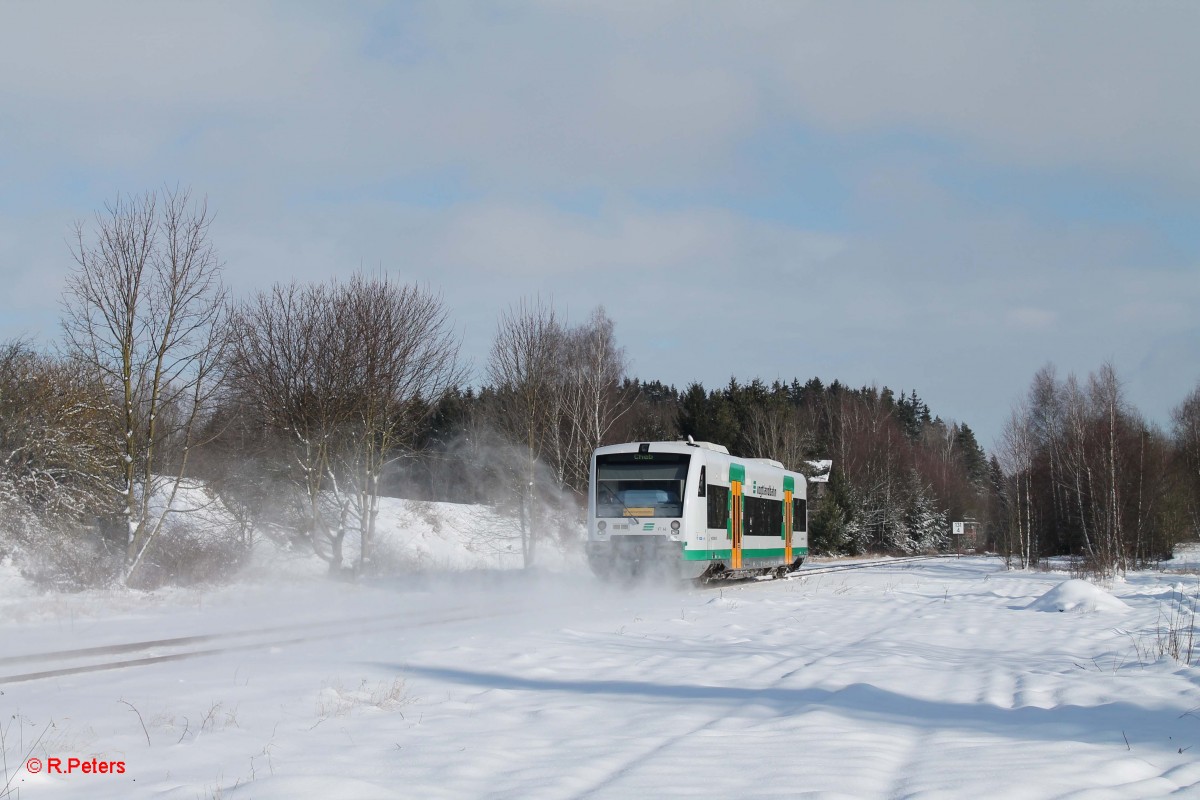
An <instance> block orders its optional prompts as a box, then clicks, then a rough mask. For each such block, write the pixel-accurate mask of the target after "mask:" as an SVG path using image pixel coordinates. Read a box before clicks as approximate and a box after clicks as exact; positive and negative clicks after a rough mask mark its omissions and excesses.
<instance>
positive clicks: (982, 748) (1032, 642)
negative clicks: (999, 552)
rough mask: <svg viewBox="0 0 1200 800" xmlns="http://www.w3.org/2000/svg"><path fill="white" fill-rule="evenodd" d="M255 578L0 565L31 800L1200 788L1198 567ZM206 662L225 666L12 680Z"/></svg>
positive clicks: (1025, 793) (4, 710)
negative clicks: (89, 768) (110, 586)
mask: <svg viewBox="0 0 1200 800" xmlns="http://www.w3.org/2000/svg"><path fill="white" fill-rule="evenodd" d="M431 552H432V551H431ZM431 560H432V561H433V562H434V563H436V562H437V559H436V558H433V557H432V556H431ZM258 575H259V577H258V578H256V580H255V581H254V582H242V583H237V584H234V585H231V586H227V587H223V588H220V589H210V590H207V591H203V592H202V591H198V590H172V591H166V592H157V593H153V594H142V593H133V592H91V593H85V594H79V595H39V594H36V593H34V592H33V591H32V590H31V589H30V588H29V587H28V586H27V585H25V584H24V583H23V582H22V581H21V580H20V579H19V578H18V577H16V576H15V575H14V574H13V571H12V570H11V569H10V568H5V567H2V566H0V609H2V610H3V614H4V616H3V618H2V622H0V643H2V644H0V692H2V694H0V726H3V727H2V728H0V730H2V731H3V734H4V735H3V747H4V755H5V767H4V768H5V770H6V772H7V777H5V778H3V780H4V781H8V782H9V791H10V792H12V796H13V797H14V798H16V797H19V798H20V800H43V798H46V799H47V800H53V799H55V798H68V797H94V798H108V797H111V798H127V797H149V798H164V800H167V799H170V800H174V799H175V798H179V800H194V798H255V799H256V800H272V799H273V798H280V799H282V798H287V799H288V800H292V799H293V798H346V799H347V800H351V799H352V800H371V798H408V797H422V798H438V797H443V798H474V797H502V798H529V797H536V798H585V797H587V798H591V797H596V798H600V797H611V798H633V797H692V796H694V797H706V798H723V797H826V798H835V797H868V798H869V797H920V798H963V797H971V798H992V797H994V798H1014V797H1021V798H1040V797H1079V798H1093V797H1094V798H1126V797H1128V798H1134V797H1164V796H1169V795H1172V794H1177V795H1179V796H1192V797H1194V796H1200V758H1198V754H1200V686H1198V685H1197V684H1198V678H1200V672H1198V671H1197V670H1196V669H1195V668H1191V667H1187V666H1183V665H1181V664H1180V663H1179V662H1177V661H1174V660H1172V659H1170V658H1167V657H1163V656H1161V655H1160V653H1161V651H1162V650H1163V648H1164V646H1165V645H1166V644H1169V642H1168V639H1169V636H1168V629H1169V628H1170V627H1171V626H1172V625H1176V626H1177V625H1178V624H1179V623H1181V622H1183V623H1188V624H1190V622H1191V618H1190V613H1189V614H1187V615H1183V616H1181V614H1180V613H1179V611H1178V609H1179V603H1180V599H1181V598H1183V599H1184V600H1185V602H1187V603H1191V602H1194V600H1195V598H1196V594H1197V591H1198V585H1197V578H1196V576H1194V575H1188V574H1171V575H1167V574H1162V573H1138V574H1131V575H1129V576H1128V577H1127V578H1126V579H1124V580H1121V581H1118V582H1117V583H1116V584H1115V585H1114V586H1113V587H1111V588H1110V589H1107V590H1106V589H1101V588H1097V587H1095V586H1093V585H1091V584H1087V583H1083V582H1073V581H1070V580H1069V576H1068V575H1066V574H1063V573H1043V572H1019V571H1006V570H1005V569H1004V566H1003V564H1002V563H1001V562H1000V561H999V560H996V559H986V558H963V559H951V560H943V561H934V562H921V563H918V564H896V565H892V566H887V567H883V568H877V569H871V570H856V571H852V572H844V573H835V574H822V575H812V576H809V577H801V578H793V579H791V580H786V581H774V582H759V583H751V584H739V585H732V586H725V587H717V588H707V589H691V588H689V589H673V590H668V589H645V588H642V589H621V588H617V587H612V586H606V585H603V584H600V583H598V582H597V581H595V580H594V579H592V578H591V577H590V576H589V575H587V574H586V573H584V572H581V571H578V570H577V569H575V568H572V567H570V566H569V565H567V566H564V567H563V568H562V569H561V570H560V571H558V572H551V573H539V574H538V575H536V576H532V577H531V576H526V575H522V574H520V573H517V572H511V571H510V572H499V571H494V570H493V571H489V572H480V573H475V574H457V575H455V574H440V575H436V576H435V575H426V576H420V577H417V576H410V577H407V578H404V579H396V580H394V581H381V582H375V583H371V584H366V585H364V584H351V583H340V582H333V581H329V580H327V579H324V578H321V577H312V576H306V575H304V574H302V572H301V571H295V570H293V571H291V573H290V574H289V576H288V577H286V578H265V577H262V571H261V569H260V571H259V573H258ZM1060 609H1061V610H1060ZM251 630H253V631H257V632H255V633H251V634H248V635H246V636H242V637H237V638H233V639H217V640H206V641H201V642H196V643H188V644H183V645H179V646H178V647H173V646H171V645H169V644H164V645H159V646H155V647H151V648H148V649H145V650H138V651H131V652H127V653H116V654H113V653H109V654H93V655H83V656H79V657H76V658H72V659H54V658H34V659H23V658H21V657H22V656H24V655H29V654H38V653H44V652H47V651H53V650H66V649H77V648H87V647H93V646H100V645H109V644H117V643H126V642H142V641H147V640H153V639H162V638H169V637H182V636H190V635H202V634H215V633H228V632H239V631H251ZM186 649H209V650H222V652H216V653H211V654H208V655H204V656H202V657H198V658H192V659H183V660H176V661H160V662H156V663H148V664H145V665H142V666H132V667H125V668H121V669H113V670H106V671H101V672H84V673H76V674H67V675H59V676H57V677H49V678H42V679H33V680H24V681H19V682H12V681H10V680H7V679H5V678H4V677H3V676H14V675H19V674H27V673H32V672H37V671H41V670H48V669H61V668H64V667H74V666H79V665H84V664H88V663H101V662H112V661H118V660H129V659H136V658H146V657H152V656H156V655H169V654H172V653H176V652H181V651H182V650H186ZM29 756H33V757H36V758H38V759H40V760H41V763H42V767H43V769H42V771H41V772H40V773H38V774H30V773H29V772H28V770H27V769H26V768H24V766H23V765H24V763H25V762H26V759H27V757H29ZM52 758H58V759H61V763H62V765H63V766H64V767H65V766H66V765H67V764H68V763H69V762H68V759H70V758H78V759H80V760H81V761H85V762H88V763H89V764H90V763H91V759H93V758H95V759H97V762H96V764H97V765H99V763H101V762H120V763H121V764H122V766H123V768H124V772H120V773H117V774H94V773H83V772H80V771H78V770H76V771H74V772H72V773H71V774H47V766H48V764H49V763H50V759H52ZM114 768H115V767H114ZM0 785H3V782H2V781H0ZM17 792H19V795H18V794H17ZM0 797H4V793H3V792H0Z"/></svg>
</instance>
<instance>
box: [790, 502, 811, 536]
mask: <svg viewBox="0 0 1200 800" xmlns="http://www.w3.org/2000/svg"><path fill="white" fill-rule="evenodd" d="M792 530H793V531H794V532H796V533H804V532H805V531H806V530H808V500H806V499H805V498H803V497H796V498H793V499H792Z"/></svg>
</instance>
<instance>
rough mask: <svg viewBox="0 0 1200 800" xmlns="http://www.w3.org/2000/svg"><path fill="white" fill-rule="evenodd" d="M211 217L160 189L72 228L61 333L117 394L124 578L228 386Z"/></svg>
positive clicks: (182, 195)
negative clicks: (222, 373)
mask: <svg viewBox="0 0 1200 800" xmlns="http://www.w3.org/2000/svg"><path fill="white" fill-rule="evenodd" d="M211 224H212V217H211V216H210V214H209V212H208V207H207V203H206V201H204V200H203V199H200V200H196V201H193V198H192V196H191V193H190V192H189V191H188V190H186V189H163V190H161V191H157V192H148V193H146V194H144V195H142V196H140V197H131V196H118V197H117V199H116V200H115V201H114V202H113V203H111V204H109V205H106V206H105V210H104V211H102V212H98V213H97V214H96V215H95V219H94V221H93V224H92V225H91V226H89V225H87V224H85V223H83V222H80V223H77V224H76V226H75V231H74V237H73V244H72V248H71V250H72V256H73V257H74V260H75V268H74V270H73V271H72V273H71V275H70V276H69V278H68V279H67V286H66V290H65V292H64V294H63V312H64V317H63V333H64V338H65V342H66V347H67V349H68V351H69V352H70V353H71V354H72V355H73V356H74V357H76V358H78V359H80V360H81V361H82V362H84V363H86V364H87V365H88V366H89V367H90V368H91V369H92V370H93V372H94V376H95V380H96V381H97V382H99V383H100V384H102V385H103V386H104V387H105V388H106V390H107V392H108V394H109V396H110V398H111V402H110V404H109V408H108V411H109V414H110V419H111V422H112V427H113V433H114V434H115V436H116V437H117V441H118V444H117V446H116V449H117V450H118V452H119V454H120V460H121V462H122V464H123V474H122V476H121V478H120V480H119V482H118V484H117V486H116V494H117V495H118V497H117V503H116V505H117V506H118V512H117V513H118V514H119V516H121V517H122V518H123V519H124V521H125V527H126V529H127V531H128V534H127V541H126V553H125V569H124V572H123V576H122V578H123V581H124V582H125V583H129V582H130V580H131V579H132V578H133V577H134V575H135V574H136V572H137V570H138V568H139V567H140V565H141V564H142V562H143V559H144V557H145V555H146V552H147V549H148V548H149V546H150V545H151V544H152V543H153V542H154V540H155V538H156V537H157V536H158V535H159V533H160V532H161V531H162V529H163V524H164V521H165V520H166V518H167V516H168V514H170V513H171V510H172V503H173V501H174V499H175V496H176V493H177V492H178V490H179V487H180V484H181V482H182V481H183V479H184V476H185V475H186V473H187V466H188V454H189V450H190V448H191V447H192V446H193V445H194V444H195V443H196V441H195V436H196V433H197V432H198V429H199V427H200V422H201V420H202V418H203V414H204V413H205V410H206V409H207V408H208V406H209V403H210V401H211V400H212V398H213V395H214V392H215V391H216V388H217V386H218V385H219V372H218V370H219V366H220V365H221V363H222V351H223V347H224V340H223V338H222V337H223V334H224V326H223V319H224V314H225V309H226V290H225V288H224V287H223V286H222V283H221V270H222V264H221V261H220V259H219V258H218V256H217V252H216V250H215V248H214V247H213V244H212V241H211V239H210V228H211ZM168 411H169V412H171V414H170V416H168V415H167V413H166V412H168ZM156 497H158V498H163V499H164V501H163V502H161V503H160V502H158V501H156V500H154V498H156Z"/></svg>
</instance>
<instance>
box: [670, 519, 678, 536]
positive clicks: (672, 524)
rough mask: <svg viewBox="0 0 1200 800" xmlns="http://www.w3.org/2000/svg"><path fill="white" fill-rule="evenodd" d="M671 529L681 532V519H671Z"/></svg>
mask: <svg viewBox="0 0 1200 800" xmlns="http://www.w3.org/2000/svg"><path fill="white" fill-rule="evenodd" d="M671 530H673V531H675V532H676V533H679V520H677V519H676V520H672V521H671Z"/></svg>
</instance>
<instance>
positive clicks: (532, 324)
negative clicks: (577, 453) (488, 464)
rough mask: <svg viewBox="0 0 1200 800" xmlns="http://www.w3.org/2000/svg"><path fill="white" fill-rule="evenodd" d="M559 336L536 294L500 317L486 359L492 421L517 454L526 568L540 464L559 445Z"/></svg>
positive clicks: (531, 547) (517, 490)
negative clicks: (491, 395) (519, 455)
mask: <svg viewBox="0 0 1200 800" xmlns="http://www.w3.org/2000/svg"><path fill="white" fill-rule="evenodd" d="M563 339H564V331H563V326H562V324H561V323H560V322H559V319H558V316H557V314H556V313H555V311H554V308H553V306H552V305H550V304H548V303H544V302H543V301H542V299H541V298H540V297H538V298H536V299H534V300H527V299H523V300H521V301H520V302H519V303H518V304H517V305H516V306H515V307H510V308H509V309H508V310H507V311H506V312H505V313H503V314H502V315H501V317H500V322H499V325H498V327H497V331H496V339H495V341H494V342H493V344H492V350H491V354H490V355H489V358H488V367H487V369H488V378H489V380H490V381H491V384H492V387H493V389H494V390H495V393H496V395H495V403H494V412H493V414H494V419H495V421H496V424H497V427H498V428H499V429H500V430H501V432H502V433H503V434H504V436H505V438H507V439H508V440H509V441H510V442H513V443H514V444H516V445H517V447H518V448H519V450H520V453H521V458H520V464H521V466H520V468H519V472H518V473H517V474H516V475H513V476H512V477H513V479H514V484H515V485H514V486H513V488H514V490H515V494H516V496H517V498H518V503H519V507H520V515H521V554H522V556H523V558H524V562H525V565H526V566H531V565H532V564H533V560H534V556H535V551H536V543H537V539H538V536H537V535H536V534H538V533H540V531H539V529H538V526H539V513H538V496H537V483H538V467H539V463H540V461H541V459H542V457H543V455H545V454H547V453H550V452H553V450H554V448H557V447H558V446H559V443H560V440H559V438H558V435H559V426H560V424H561V413H560V412H561V408H562V404H563V400H564V397H563V392H562V383H563V382H562V380H561V375H562V367H563V364H562V361H563Z"/></svg>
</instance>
